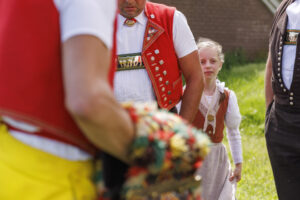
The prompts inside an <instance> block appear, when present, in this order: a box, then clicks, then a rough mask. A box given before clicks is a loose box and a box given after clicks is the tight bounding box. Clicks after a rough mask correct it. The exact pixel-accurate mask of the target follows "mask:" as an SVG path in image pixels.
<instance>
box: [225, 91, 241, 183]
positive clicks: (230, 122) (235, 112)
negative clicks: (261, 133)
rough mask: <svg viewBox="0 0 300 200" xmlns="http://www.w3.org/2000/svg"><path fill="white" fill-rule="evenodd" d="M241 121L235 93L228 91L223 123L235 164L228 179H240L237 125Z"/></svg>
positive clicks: (239, 143)
mask: <svg viewBox="0 0 300 200" xmlns="http://www.w3.org/2000/svg"><path fill="white" fill-rule="evenodd" d="M240 123H241V114H240V110H239V106H238V102H237V98H236V95H235V93H234V92H233V91H230V96H229V102H228V108H227V112H226V116H225V124H226V130H227V138H228V142H229V146H230V150H231V154H232V158H233V161H234V164H235V169H234V171H233V174H232V176H231V177H230V181H232V180H234V179H236V181H237V182H238V181H240V180H241V172H242V162H243V156H242V142H241V135H240V131H239V126H240Z"/></svg>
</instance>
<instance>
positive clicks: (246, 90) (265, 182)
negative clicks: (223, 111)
mask: <svg viewBox="0 0 300 200" xmlns="http://www.w3.org/2000/svg"><path fill="white" fill-rule="evenodd" d="M219 79H220V80H221V81H224V82H225V83H226V86H227V87H228V88H230V89H232V90H233V91H235V93H236V95H237V98H238V102H239V107H240V112H241V115H242V123H241V126H240V131H241V135H242V144H243V158H244V161H243V171H242V180H241V181H240V182H239V183H238V188H237V198H238V199H239V200H252V199H253V200H276V199H278V198H277V194H276V190H275V185H274V179H273V174H272V170H271V166H270V161H269V158H268V153H267V148H266V144H265V137H264V118H265V100H264V90H263V88H264V63H258V64H247V65H243V66H237V67H233V68H231V69H229V70H223V71H221V72H220V74H219ZM224 143H225V144H226V146H227V148H228V142H227V140H226V139H225V141H224Z"/></svg>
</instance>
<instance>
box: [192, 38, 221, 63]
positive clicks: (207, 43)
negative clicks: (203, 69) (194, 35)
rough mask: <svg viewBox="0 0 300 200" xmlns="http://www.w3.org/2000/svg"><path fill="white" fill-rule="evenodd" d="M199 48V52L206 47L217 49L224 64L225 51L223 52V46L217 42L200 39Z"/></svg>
mask: <svg viewBox="0 0 300 200" xmlns="http://www.w3.org/2000/svg"><path fill="white" fill-rule="evenodd" d="M197 47H198V51H199V50H201V49H202V48H205V47H209V48H214V49H216V50H217V53H218V57H219V59H220V61H221V62H222V63H224V57H225V56H224V53H223V50H222V46H221V45H220V44H219V43H218V42H215V41H213V40H211V39H209V38H202V37H200V38H199V39H198V42H197Z"/></svg>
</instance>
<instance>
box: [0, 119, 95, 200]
mask: <svg viewBox="0 0 300 200" xmlns="http://www.w3.org/2000/svg"><path fill="white" fill-rule="evenodd" d="M92 173H93V167H92V162H91V161H84V162H82V161H69V160H65V159H62V158H59V157H57V156H54V155H51V154H48V153H45V152H43V151H40V150H38V149H35V148H32V147H30V146H28V145H25V144H23V143H22V142H19V141H18V140H16V139H15V138H14V137H12V136H11V135H10V134H9V133H8V131H7V128H6V126H5V125H3V124H2V125H1V124H0V200H20V199H22V200H94V199H96V189H95V186H94V184H93V183H92V181H91V177H92Z"/></svg>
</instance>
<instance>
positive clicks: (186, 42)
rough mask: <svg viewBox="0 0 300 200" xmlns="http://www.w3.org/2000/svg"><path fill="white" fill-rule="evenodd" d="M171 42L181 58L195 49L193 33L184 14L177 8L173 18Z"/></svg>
mask: <svg viewBox="0 0 300 200" xmlns="http://www.w3.org/2000/svg"><path fill="white" fill-rule="evenodd" d="M173 43H174V48H175V51H176V55H177V57H178V58H182V57H184V56H186V55H188V54H190V53H192V52H193V51H195V50H197V45H196V42H195V38H194V35H193V33H192V31H191V29H190V27H189V25H188V23H187V20H186V18H185V16H184V15H183V14H182V13H181V12H180V11H178V10H176V11H175V14H174V19H173Z"/></svg>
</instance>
